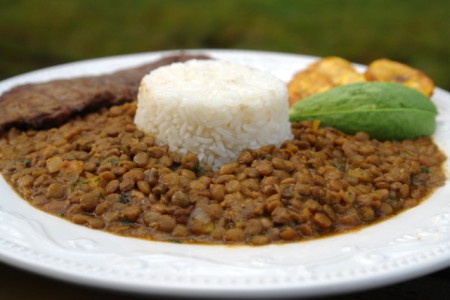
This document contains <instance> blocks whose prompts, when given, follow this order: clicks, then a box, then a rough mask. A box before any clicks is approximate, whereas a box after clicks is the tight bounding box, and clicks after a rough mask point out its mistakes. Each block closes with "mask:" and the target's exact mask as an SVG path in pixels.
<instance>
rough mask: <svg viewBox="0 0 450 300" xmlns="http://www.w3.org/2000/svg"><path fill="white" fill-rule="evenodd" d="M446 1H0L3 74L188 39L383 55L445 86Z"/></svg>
mask: <svg viewBox="0 0 450 300" xmlns="http://www.w3.org/2000/svg"><path fill="white" fill-rule="evenodd" d="M449 15H450V1H440V0H428V1H422V0H410V1H388V0H378V1H377V0H365V1H360V0H321V1H317V0H306V1H305V0H301V1H294V0H283V1H281V0H273V1H268V0H259V1H257V0H241V1H239V0H228V1H218V0H215V1H214V0H191V1H183V0H153V1H145V0H134V1H124V0H109V1H107V0H96V1H91V0H77V1H76V0H73V1H70V0H66V1H59V0H48V1H38V0H0V79H4V78H7V77H10V76H13V75H16V74H20V73H23V72H26V71H30V70H33V69H37V68H41V67H45V66H50V65H56V64H60V63H65V62H70V61H76V60H82V59H87V58H95V57H101V56H109V55H118V54H127V53H136V52H147V51H158V50H169V49H190V48H223V49H255V50H256V49H257V50H268V51H280V52H289V53H299V54H308V55H316V56H325V55H338V56H341V57H344V58H346V59H349V60H351V61H353V62H357V63H363V64H367V63H369V62H370V61H372V60H374V59H376V58H380V57H387V58H391V59H394V60H398V61H401V62H404V63H407V64H409V65H412V66H414V67H416V68H419V69H421V70H423V71H424V72H425V73H426V74H428V75H429V76H430V77H432V78H433V79H434V81H435V82H436V84H437V85H438V86H441V87H443V88H445V89H447V90H450V76H449V71H448V61H449V58H450V43H449V42H448V37H449V36H450V17H449Z"/></svg>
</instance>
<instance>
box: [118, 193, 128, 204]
mask: <svg viewBox="0 0 450 300" xmlns="http://www.w3.org/2000/svg"><path fill="white" fill-rule="evenodd" d="M119 201H120V203H123V204H128V203H130V200H129V199H128V198H127V197H126V196H124V195H123V194H120V195H119Z"/></svg>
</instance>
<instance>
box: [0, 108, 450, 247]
mask: <svg viewBox="0 0 450 300" xmlns="http://www.w3.org/2000/svg"><path fill="white" fill-rule="evenodd" d="M135 110H136V103H135V102H133V103H126V104H124V105H121V106H114V107H112V108H103V109H101V110H100V111H99V112H95V113H90V114H87V115H85V116H78V117H76V118H74V119H72V120H71V121H69V122H68V123H66V124H64V125H62V126H61V127H59V128H52V129H47V130H39V131H37V130H28V131H20V130H17V129H14V128H13V129H10V130H9V131H7V132H6V133H5V134H4V135H3V137H1V138H0V171H1V172H2V173H3V175H4V177H5V178H6V180H7V181H8V182H9V183H10V184H11V186H12V187H13V188H14V189H15V190H16V191H17V192H18V193H19V194H20V195H21V196H22V197H23V198H25V199H26V200H27V201H28V202H29V203H30V204H32V205H33V206H35V207H37V208H39V209H41V210H43V211H45V212H48V213H51V214H55V215H58V216H60V217H62V218H64V219H67V220H69V221H71V222H74V223H76V224H80V225H84V226H87V227H90V228H93V229H99V230H105V231H108V232H112V233H115V234H119V235H126V236H132V237H138V238H144V239H151V240H161V241H172V242H189V243H213V244H223V243H225V244H251V245H264V244H269V243H280V242H292V241H301V240H308V239H314V238H317V237H322V236H327V235H330V234H336V233H340V232H345V231H348V230H352V229H357V228H361V227H362V226H366V225H368V224H372V223H374V222H378V221H380V220H383V219H385V218H388V217H391V216H394V215H395V214H397V213H399V212H401V211H404V210H406V209H408V208H410V207H413V206H416V205H418V204H419V203H420V201H422V200H423V199H424V198H426V197H427V196H428V195H430V193H431V192H432V191H433V190H435V189H436V188H437V187H439V186H442V185H443V184H444V182H445V175H444V172H443V168H442V165H443V162H444V161H445V159H446V157H445V155H444V154H443V153H442V152H440V151H439V149H438V147H437V146H436V145H435V144H434V143H433V141H432V139H431V138H419V139H417V140H414V141H410V140H405V141H399V142H394V141H386V142H380V141H377V140H373V139H370V138H369V136H368V135H367V134H365V133H362V132H361V133H357V134H356V135H355V136H348V135H345V134H343V133H341V132H339V131H337V130H335V129H333V128H316V127H317V126H315V125H316V124H313V123H310V122H302V123H295V124H293V125H292V132H293V134H294V139H293V140H290V141H286V142H285V143H284V144H283V145H282V146H281V147H279V148H277V147H273V146H266V147H262V148H260V149H256V150H246V151H243V152H242V153H240V154H239V156H238V157H237V159H236V161H235V162H233V163H230V164H227V165H224V166H223V167H222V168H221V169H220V170H218V171H213V170H211V168H209V167H208V166H206V167H202V166H200V164H199V161H198V159H197V157H196V156H195V155H193V154H188V155H185V156H180V155H179V154H177V153H175V152H172V151H170V149H168V147H167V146H164V145H156V144H155V140H154V138H153V137H152V136H148V135H145V134H144V133H143V132H141V131H139V130H138V129H137V128H136V126H135V125H134V123H133V116H134V114H135Z"/></svg>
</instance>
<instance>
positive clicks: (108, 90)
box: [0, 54, 209, 134]
mask: <svg viewBox="0 0 450 300" xmlns="http://www.w3.org/2000/svg"><path fill="white" fill-rule="evenodd" d="M208 58H209V57H208V56H205V55H195V56H194V55H185V54H181V55H174V56H168V57H164V58H161V59H159V60H157V61H154V62H152V63H149V64H146V65H143V66H139V67H135V68H131V69H125V70H121V71H117V72H114V73H111V74H106V75H101V76H88V77H78V78H74V79H63V80H55V81H50V82H46V83H38V84H25V85H21V86H17V87H14V88H12V89H11V90H9V91H7V92H6V93H4V94H3V95H1V96H0V107H1V109H0V134H2V133H3V132H4V131H5V130H7V129H9V128H11V127H17V128H21V129H27V128H34V129H44V128H49V127H54V126H58V125H60V124H63V123H64V122H65V121H67V120H68V119H69V118H70V117H72V116H73V115H75V114H78V113H81V112H86V111H89V110H93V109H97V108H99V107H102V106H112V105H118V104H122V103H125V102H129V101H133V100H135V99H136V96H137V92H138V88H139V84H140V81H141V79H142V77H143V76H144V75H146V74H148V73H149V72H150V71H152V70H154V69H156V68H158V67H161V66H164V65H168V64H171V63H174V62H184V61H187V60H190V59H208Z"/></svg>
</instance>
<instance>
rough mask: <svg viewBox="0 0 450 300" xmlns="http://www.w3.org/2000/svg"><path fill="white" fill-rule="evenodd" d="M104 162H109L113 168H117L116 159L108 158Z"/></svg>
mask: <svg viewBox="0 0 450 300" xmlns="http://www.w3.org/2000/svg"><path fill="white" fill-rule="evenodd" d="M106 161H107V162H109V163H110V164H111V165H112V166H113V167H117V166H118V165H119V161H118V160H117V159H116V158H108V159H107V160H106Z"/></svg>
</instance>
